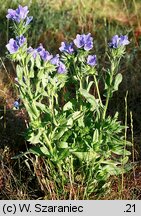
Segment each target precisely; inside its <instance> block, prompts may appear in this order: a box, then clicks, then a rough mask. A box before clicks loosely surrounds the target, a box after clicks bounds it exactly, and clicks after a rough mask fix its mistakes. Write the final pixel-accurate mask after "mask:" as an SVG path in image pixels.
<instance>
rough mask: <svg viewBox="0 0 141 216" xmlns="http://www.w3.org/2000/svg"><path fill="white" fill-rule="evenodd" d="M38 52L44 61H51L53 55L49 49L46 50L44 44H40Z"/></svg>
mask: <svg viewBox="0 0 141 216" xmlns="http://www.w3.org/2000/svg"><path fill="white" fill-rule="evenodd" d="M37 52H38V53H39V55H40V57H41V58H42V60H43V61H49V60H50V59H51V58H52V57H53V56H52V55H51V54H50V53H49V52H48V51H46V50H45V48H44V47H43V45H42V44H40V46H39V47H38V48H37Z"/></svg>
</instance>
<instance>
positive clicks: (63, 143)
mask: <svg viewBox="0 0 141 216" xmlns="http://www.w3.org/2000/svg"><path fill="white" fill-rule="evenodd" d="M58 148H62V149H65V148H68V143H67V142H63V141H62V142H60V143H59V145H58Z"/></svg>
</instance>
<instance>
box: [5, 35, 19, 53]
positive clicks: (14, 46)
mask: <svg viewBox="0 0 141 216" xmlns="http://www.w3.org/2000/svg"><path fill="white" fill-rule="evenodd" d="M6 48H7V49H8V51H9V52H10V54H14V53H16V52H17V51H18V49H19V46H18V44H17V41H16V40H14V39H13V38H11V39H10V40H9V43H8V44H7V45H6Z"/></svg>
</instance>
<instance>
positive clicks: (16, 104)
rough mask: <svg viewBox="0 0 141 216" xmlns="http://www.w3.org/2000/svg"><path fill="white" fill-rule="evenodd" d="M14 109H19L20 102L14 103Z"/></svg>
mask: <svg viewBox="0 0 141 216" xmlns="http://www.w3.org/2000/svg"><path fill="white" fill-rule="evenodd" d="M14 107H15V108H16V109H19V107H20V104H19V102H18V101H17V100H16V101H15V102H14Z"/></svg>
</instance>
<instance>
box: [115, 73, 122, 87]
mask: <svg viewBox="0 0 141 216" xmlns="http://www.w3.org/2000/svg"><path fill="white" fill-rule="evenodd" d="M121 82H122V74H121V73H119V74H117V75H116V77H115V82H114V86H113V89H114V91H117V90H118V87H119V84H120V83H121Z"/></svg>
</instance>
